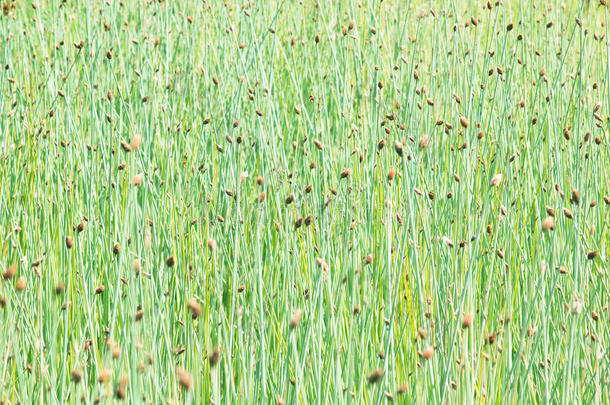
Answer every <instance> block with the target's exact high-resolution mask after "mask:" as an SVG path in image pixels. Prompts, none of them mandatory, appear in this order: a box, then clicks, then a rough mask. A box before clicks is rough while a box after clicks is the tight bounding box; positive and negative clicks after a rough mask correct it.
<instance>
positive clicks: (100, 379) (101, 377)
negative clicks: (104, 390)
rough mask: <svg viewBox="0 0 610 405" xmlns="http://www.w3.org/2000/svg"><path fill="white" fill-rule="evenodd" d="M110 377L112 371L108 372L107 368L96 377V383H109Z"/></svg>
mask: <svg viewBox="0 0 610 405" xmlns="http://www.w3.org/2000/svg"><path fill="white" fill-rule="evenodd" d="M110 377H112V370H110V369H109V368H106V369H104V370H102V371H100V374H99V376H98V377H97V381H98V382H100V383H105V382H108V381H110Z"/></svg>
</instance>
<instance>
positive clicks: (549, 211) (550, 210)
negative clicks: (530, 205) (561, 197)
mask: <svg viewBox="0 0 610 405" xmlns="http://www.w3.org/2000/svg"><path fill="white" fill-rule="evenodd" d="M545 210H546V213H547V214H549V215H550V216H552V217H554V216H555V210H554V209H553V208H552V207H549V206H548V205H547V206H546V207H545Z"/></svg>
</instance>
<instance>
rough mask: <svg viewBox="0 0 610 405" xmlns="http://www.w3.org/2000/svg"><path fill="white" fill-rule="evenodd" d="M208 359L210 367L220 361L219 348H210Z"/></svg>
mask: <svg viewBox="0 0 610 405" xmlns="http://www.w3.org/2000/svg"><path fill="white" fill-rule="evenodd" d="M208 361H209V362H210V367H214V366H215V365H216V364H218V362H219V361H220V348H219V347H215V348H214V350H212V353H210V354H209V355H208Z"/></svg>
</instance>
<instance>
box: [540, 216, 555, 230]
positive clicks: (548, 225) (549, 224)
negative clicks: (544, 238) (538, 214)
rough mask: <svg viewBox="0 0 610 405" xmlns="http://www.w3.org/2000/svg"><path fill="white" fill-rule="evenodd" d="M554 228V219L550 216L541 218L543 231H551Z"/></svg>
mask: <svg viewBox="0 0 610 405" xmlns="http://www.w3.org/2000/svg"><path fill="white" fill-rule="evenodd" d="M553 229H555V219H554V218H553V217H552V216H548V217H546V218H544V219H543V220H542V230H543V231H544V232H548V231H552V230H553Z"/></svg>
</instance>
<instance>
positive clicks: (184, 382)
mask: <svg viewBox="0 0 610 405" xmlns="http://www.w3.org/2000/svg"><path fill="white" fill-rule="evenodd" d="M176 378H177V379H178V384H180V387H182V389H184V390H186V391H190V390H191V389H193V377H192V376H191V375H190V374H189V372H188V371H186V370H185V369H183V368H181V367H176Z"/></svg>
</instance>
